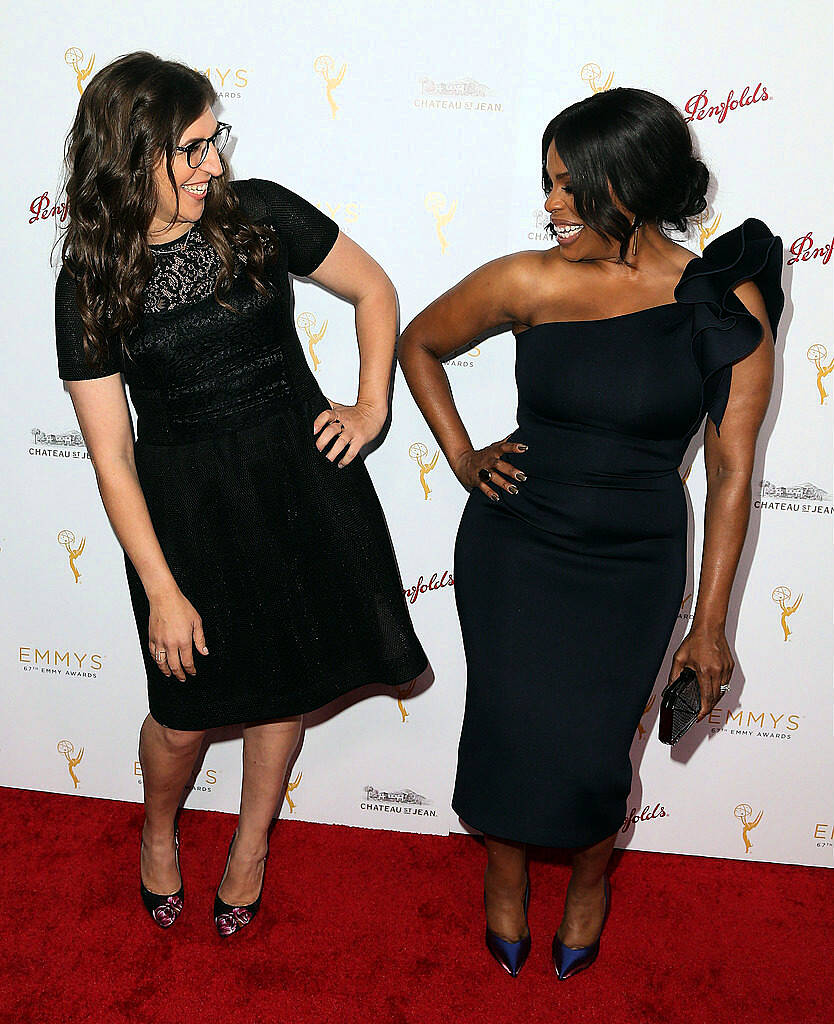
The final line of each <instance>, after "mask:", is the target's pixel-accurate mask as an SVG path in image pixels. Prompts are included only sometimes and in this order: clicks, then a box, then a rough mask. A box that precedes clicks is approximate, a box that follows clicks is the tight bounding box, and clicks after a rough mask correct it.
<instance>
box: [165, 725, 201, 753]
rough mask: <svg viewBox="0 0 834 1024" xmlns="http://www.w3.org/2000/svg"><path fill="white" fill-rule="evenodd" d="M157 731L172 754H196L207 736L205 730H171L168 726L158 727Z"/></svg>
mask: <svg viewBox="0 0 834 1024" xmlns="http://www.w3.org/2000/svg"><path fill="white" fill-rule="evenodd" d="M157 730H158V735H159V738H160V741H161V743H162V745H163V746H164V747H165V749H166V750H167V751H168V752H169V753H171V754H189V753H196V751H197V750H199V748H200V745H201V744H202V742H203V739H204V738H205V735H206V733H205V730H201V731H191V730H188V731H185V730H183V729H169V728H168V727H167V726H166V725H157Z"/></svg>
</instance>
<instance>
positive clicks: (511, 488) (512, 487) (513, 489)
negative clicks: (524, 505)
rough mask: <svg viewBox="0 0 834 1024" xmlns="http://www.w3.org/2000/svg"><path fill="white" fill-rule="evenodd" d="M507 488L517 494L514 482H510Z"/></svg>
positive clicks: (511, 492)
mask: <svg viewBox="0 0 834 1024" xmlns="http://www.w3.org/2000/svg"><path fill="white" fill-rule="evenodd" d="M507 490H508V491H509V492H510V494H518V488H517V487H516V486H515V485H514V484H510V486H509V487H508V488H507Z"/></svg>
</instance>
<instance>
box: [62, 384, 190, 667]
mask: <svg viewBox="0 0 834 1024" xmlns="http://www.w3.org/2000/svg"><path fill="white" fill-rule="evenodd" d="M67 388H68V390H69V393H70V397H71V399H72V403H73V406H74V407H75V413H76V416H77V417H78V423H79V425H80V427H81V432H82V434H83V435H84V441H85V442H86V445H87V450H88V451H89V453H90V460H91V461H92V463H93V468H94V469H95V474H96V481H97V483H98V489H99V492H100V494H101V500H102V502H103V503H104V508H105V511H106V512H107V516H108V518H109V520H110V522H111V524H112V526H113V530H114V531H115V533H116V536H117V537H118V539H119V543H120V544H121V545H122V547H123V548H124V550H125V553H126V554H127V556H128V558H129V559H130V561H131V562H132V563H133V565H134V567H135V569H136V572H137V573H138V575H139V578H140V580H141V581H142V586H143V587H144V588H145V593H146V594H147V595H148V600H149V602H150V604H151V623H150V624H149V630H150V633H149V641H150V642H151V643H152V644H156V645H158V647H159V648H160V649H161V650H165V651H166V652H167V654H168V658H167V661H168V666H169V668H170V670H171V671H173V672H174V674H175V675H176V676H177V677H178V678H179V679H181V680H184V679H185V674H184V671H183V670H185V671H186V672H188V673H189V674H191V675H193V674H194V672H195V668H194V659H193V656H192V651H191V644H192V635H193V642H194V643H195V644H196V645H197V648H198V650H200V651H201V653H203V654H205V653H207V650H206V649H205V637H204V636H203V632H202V623H201V622H200V618H199V615H197V614H196V611H195V610H194V609H193V606H191V605H190V602H188V601H187V599H186V598H185V597H184V595H183V594H182V593H181V592H180V589H179V587H178V585H177V583H176V580H175V579H174V577H173V575H172V573H171V570H170V568H169V566H168V563H167V561H166V559H165V555H164V554H163V551H162V548H161V547H160V544H159V540H158V538H157V536H156V532H155V531H154V528H153V523H152V522H151V517H150V514H149V512H148V506H147V504H146V502H145V496H144V494H143V493H142V487H141V485H140V483H139V477H138V476H137V473H136V464H135V462H134V458H133V435H132V432H131V427H130V415H129V412H128V408H127V399H126V398H125V393H124V386H123V384H122V380H121V376H120V374H118V373H114V374H110V375H109V376H107V377H100V378H98V379H96V380H79V381H68V382H67ZM186 606H187V607H186ZM189 609H190V611H189ZM155 617H156V620H157V621H156V622H155V621H154V619H155ZM160 667H161V668H162V671H163V672H165V674H166V675H169V674H170V671H168V669H166V667H165V666H164V665H161V666H160Z"/></svg>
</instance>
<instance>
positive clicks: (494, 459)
mask: <svg viewBox="0 0 834 1024" xmlns="http://www.w3.org/2000/svg"><path fill="white" fill-rule="evenodd" d="M526 451H527V445H526V444H518V443H517V442H515V441H507V440H506V438H505V439H504V440H503V441H496V442H495V443H494V444H491V445H488V446H487V447H486V448H481V449H479V450H475V449H474V448H472V449H470V450H469V451H466V452H464V453H463V455H460V456H458V458H457V460H456V461H455V463H454V465H453V466H452V472H453V473H454V474H455V476H456V477H457V478H458V480H460V482H461V483H462V484H463V486H464V487H465V488H466V489H467V490H468V491H471V490H473V488H475V487H477V488H479V489H480V490H482V491H483V492H484V494H485V495H486V496H487V497H488V498H491V499H492V501H498V500H499V496H498V493H497V489H503V490H505V491H507V492H508V493H509V494H518V486H517V484H516V482H515V481H518V483H523V482H524V481H525V480H526V479H527V477H526V476H525V475H524V473H522V472H521V470H520V469H516V468H515V466H512V465H511V464H510V463H509V462H507V460H506V459H505V458H504V456H505V455H509V454H510V453H511V452H526ZM482 470H483V471H485V472H486V473H489V478H488V479H487V480H484V479H482V477H481V475H480V474H481V471H482ZM490 484H491V485H492V486H490Z"/></svg>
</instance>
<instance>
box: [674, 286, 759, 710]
mask: <svg viewBox="0 0 834 1024" xmlns="http://www.w3.org/2000/svg"><path fill="white" fill-rule="evenodd" d="M735 292H736V295H737V296H738V297H739V299H741V301H742V302H743V303H744V305H745V306H746V307H747V309H748V310H749V311H750V312H751V313H752V314H753V315H754V316H755V317H756V318H757V319H758V320H759V321H760V323H761V325H762V332H763V333H762V340H761V342H760V343H759V346H758V347H757V348H756V349H755V351H753V352H751V353H750V355H748V356H746V357H745V358H744V359H742V360H741V361H740V362H738V363H735V365H734V366H733V377H732V384H731V386H730V397H729V400H728V402H727V408H726V410H725V412H724V417H723V419H722V421H721V434H720V436H719V435H718V434H717V432H716V430H715V424H714V423H713V422H712V420H709V419H708V420H707V425H706V430H705V433H704V463H705V466H706V475H707V499H706V506H705V510H704V550H703V555H702V557H701V576H700V583H699V586H698V603H697V605H696V607H695V616H694V619H693V622H692V629H691V630H690V631H689V633H688V634H687V636H686V637H685V638H684V640H683V643H682V644H681V645H680V647H679V648H678V650H677V651H676V653H675V656H674V659H673V661H672V667H671V671H670V674H669V678H670V680H671V679H675V678H676V677H677V676H678V675H679V674H680V672H681V669H683V668H684V667H685V666H687V665H688V666H689V667H691V668H693V669H694V670H695V672H696V674H697V676H698V681H699V683H700V686H701V713H700V716H699V721H700V720H703V719H704V718H706V717H707V715H708V714H709V713H710V711H712V709H713V708H714V707H715V705H716V704H717V703H718V701H719V699H720V697H721V686H722V684H724V683H729V681H730V676H731V675H732V672H733V669H734V667H735V662H734V661H733V656H732V654H731V653H730V648H729V645H728V644H727V638H726V636H725V632H724V630H725V626H726V620H727V606H728V605H729V601H730V592H731V590H732V587H733V581H734V579H735V575H736V569H737V568H738V561H739V558H740V556H741V549H742V547H743V546H744V538H745V536H746V534H747V524H748V521H749V518H750V497H751V490H750V478H751V476H752V472H753V460H754V458H755V453H756V439H757V437H758V433H759V429H760V428H761V425H762V421H763V420H764V416H765V412H766V411H767V406H768V402H769V401H770V392H771V387H772V385H773V364H774V346H773V336H772V334H771V331H770V325H769V323H768V319H767V310H766V308H765V304H764V300H763V299H762V295H761V292H760V291H759V289H758V288H757V287H756V285H755V284H753V282H751V281H745V282H744V283H743V284H741V285H739V286H738V288H736V289H735Z"/></svg>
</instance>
